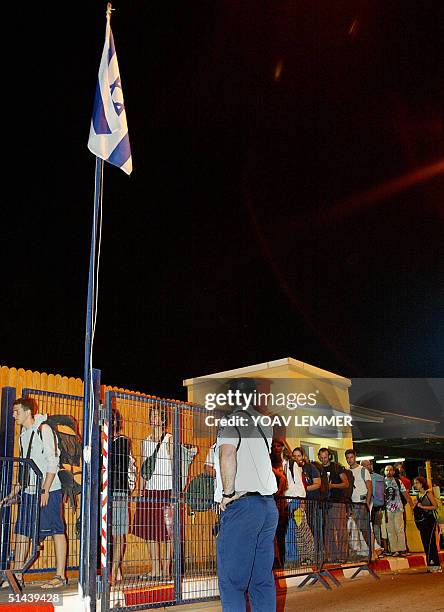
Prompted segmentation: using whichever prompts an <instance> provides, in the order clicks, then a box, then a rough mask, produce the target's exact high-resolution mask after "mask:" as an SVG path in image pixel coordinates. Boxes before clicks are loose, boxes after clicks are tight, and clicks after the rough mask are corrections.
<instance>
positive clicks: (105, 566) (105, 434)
mask: <svg viewBox="0 0 444 612" xmlns="http://www.w3.org/2000/svg"><path fill="white" fill-rule="evenodd" d="M111 393H112V392H111V391H107V392H106V393H105V410H104V415H103V417H104V418H103V424H102V439H101V445H102V455H103V465H102V483H101V486H100V488H101V504H100V508H101V517H100V520H101V545H100V548H101V562H100V563H101V580H102V588H101V602H100V603H101V606H100V609H101V611H102V612H107V611H108V610H109V608H110V575H109V557H110V554H111V529H110V528H111V524H110V523H111V520H110V509H111V501H110V495H109V471H110V470H109V468H110V465H109V461H110V452H111V444H110V431H111V439H112V426H113V425H112V399H111Z"/></svg>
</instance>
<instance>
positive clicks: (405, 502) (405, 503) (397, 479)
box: [394, 476, 407, 506]
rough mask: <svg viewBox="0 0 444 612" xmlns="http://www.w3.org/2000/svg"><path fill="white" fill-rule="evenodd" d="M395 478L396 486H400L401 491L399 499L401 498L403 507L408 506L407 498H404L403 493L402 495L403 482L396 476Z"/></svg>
mask: <svg viewBox="0 0 444 612" xmlns="http://www.w3.org/2000/svg"><path fill="white" fill-rule="evenodd" d="M394 478H395V480H396V484H397V485H398V489H399V497H400V498H401V501H402V505H403V506H406V505H407V500H406V498H405V497H404V494H403V493H401V484H402V483H401V481H400V480H399V478H396V476H395V477H394Z"/></svg>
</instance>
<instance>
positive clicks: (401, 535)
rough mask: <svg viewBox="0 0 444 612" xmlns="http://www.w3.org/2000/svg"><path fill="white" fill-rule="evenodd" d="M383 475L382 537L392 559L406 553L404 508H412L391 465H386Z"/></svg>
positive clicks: (403, 487) (407, 495) (404, 489)
mask: <svg viewBox="0 0 444 612" xmlns="http://www.w3.org/2000/svg"><path fill="white" fill-rule="evenodd" d="M384 474H385V517H384V520H383V521H382V535H383V537H384V536H386V537H387V539H388V542H389V546H390V551H391V555H392V557H399V556H402V555H403V554H404V553H405V552H406V537H405V529H404V506H405V505H406V504H407V503H408V504H410V506H411V507H412V508H413V500H412V498H411V497H410V495H409V493H408V491H407V489H406V488H405V486H404V485H403V483H402V482H401V481H400V480H399V478H397V477H396V476H395V469H394V467H393V465H386V466H385V469H384Z"/></svg>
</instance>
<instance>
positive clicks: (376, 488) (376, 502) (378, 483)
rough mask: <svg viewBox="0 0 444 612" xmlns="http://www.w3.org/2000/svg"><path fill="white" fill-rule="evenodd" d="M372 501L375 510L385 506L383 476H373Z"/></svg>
mask: <svg viewBox="0 0 444 612" xmlns="http://www.w3.org/2000/svg"><path fill="white" fill-rule="evenodd" d="M371 477H372V485H373V493H372V501H373V507H374V508H382V507H383V506H384V504H385V482H384V476H381V474H372V475H371Z"/></svg>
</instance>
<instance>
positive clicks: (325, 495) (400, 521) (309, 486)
mask: <svg viewBox="0 0 444 612" xmlns="http://www.w3.org/2000/svg"><path fill="white" fill-rule="evenodd" d="M356 457H357V455H356V451H355V450H354V449H348V450H346V451H345V458H346V463H347V467H344V466H343V465H341V464H340V463H338V462H337V461H334V460H333V457H332V455H331V452H330V451H329V449H327V448H320V449H319V451H318V460H317V461H310V460H309V459H308V457H307V455H306V453H305V451H304V449H303V448H301V447H296V448H294V449H293V450H292V451H291V450H290V449H289V448H288V447H287V445H286V444H285V442H284V441H283V440H282V439H274V440H273V443H272V450H271V453H270V459H271V464H272V469H273V473H274V474H275V477H276V486H277V491H276V493H275V497H276V503H277V506H278V510H279V521H278V527H277V531H276V546H275V567H278V568H282V567H284V565H285V562H286V561H289V560H294V556H293V554H292V553H291V552H290V547H291V544H290V542H291V541H294V537H292V538H289V537H288V533H289V531H291V524H292V521H293V517H294V511H295V509H297V508H300V507H303V508H304V512H305V515H306V519H307V522H308V524H309V526H310V531H311V533H312V534H313V537H314V539H316V537H319V536H320V527H319V526H318V527H317V528H316V526H315V523H316V521H315V517H314V513H315V512H319V511H322V513H323V514H322V529H323V534H322V540H323V542H322V544H323V546H324V551H323V556H324V558H325V560H326V561H327V562H333V563H335V562H342V563H344V562H346V560H347V559H348V558H349V553H350V550H349V549H350V546H351V541H350V539H351V533H350V531H351V529H354V530H355V532H356V531H357V532H361V535H362V540H361V541H362V544H363V547H362V548H361V550H362V552H363V553H364V555H368V554H370V555H371V559H372V560H376V559H378V558H383V557H385V556H392V557H400V556H405V555H407V554H409V550H408V546H407V538H406V513H405V506H406V505H407V504H409V505H410V507H411V508H412V511H413V517H414V521H415V525H416V527H417V528H418V530H419V533H420V536H421V541H422V544H423V547H424V551H425V552H426V556H427V565H428V567H429V569H430V570H431V571H441V566H440V562H439V556H438V550H437V545H436V537H435V533H436V510H437V508H438V503H439V502H438V500H437V499H436V497H435V495H434V493H433V490H432V488H431V487H430V486H429V484H428V482H427V480H426V479H425V478H424V477H423V476H417V477H416V478H415V479H414V481H413V488H414V490H415V493H416V495H415V496H413V497H412V496H411V495H410V493H409V491H410V490H411V489H412V483H411V481H410V480H409V479H408V478H407V476H406V473H405V468H404V465H403V464H394V465H390V464H388V465H386V466H385V467H384V468H383V469H382V470H381V473H377V472H375V471H374V465H373V462H372V461H370V460H362V461H360V462H358V461H357V458H356ZM291 498H298V499H291ZM313 499H315V500H318V501H323V502H325V503H324V504H322V505H317V506H316V508H313V507H312V506H310V503H311V502H310V501H308V503H307V502H305V503H304V501H303V500H313ZM368 513H369V514H370V529H368V520H367V514H368ZM355 537H356V536H355ZM358 537H359V538H361V536H360V535H359V534H358ZM364 543H365V545H364Z"/></svg>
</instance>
